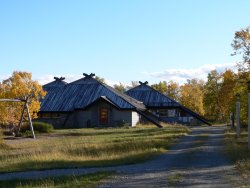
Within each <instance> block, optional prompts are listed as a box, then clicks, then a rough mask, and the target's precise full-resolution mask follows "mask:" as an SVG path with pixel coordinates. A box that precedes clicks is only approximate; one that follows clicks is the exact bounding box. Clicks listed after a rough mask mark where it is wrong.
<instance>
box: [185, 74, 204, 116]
mask: <svg viewBox="0 0 250 188" xmlns="http://www.w3.org/2000/svg"><path fill="white" fill-rule="evenodd" d="M203 88H204V81H203V80H198V79H192V80H187V83H185V84H184V85H182V86H181V89H180V102H181V103H182V105H184V106H185V107H187V108H190V109H191V110H193V111H195V112H197V113H199V114H201V115H204V112H205V111H204V106H203Z"/></svg>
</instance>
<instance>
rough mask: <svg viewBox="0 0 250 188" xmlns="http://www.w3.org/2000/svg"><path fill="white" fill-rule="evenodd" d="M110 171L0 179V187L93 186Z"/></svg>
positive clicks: (107, 175)
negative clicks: (34, 178)
mask: <svg viewBox="0 0 250 188" xmlns="http://www.w3.org/2000/svg"><path fill="white" fill-rule="evenodd" d="M111 175H112V174H111V173H106V172H98V173H93V174H88V175H83V176H63V177H54V178H45V179H38V180H17V179H16V180H8V181H0V187H4V188H11V187H16V188H28V187H58V188H59V187H60V188H62V187H75V188H77V187H79V188H80V187H95V186H97V185H98V183H99V182H100V181H101V180H103V179H106V178H108V177H110V176H111Z"/></svg>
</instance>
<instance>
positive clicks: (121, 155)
mask: <svg viewBox="0 0 250 188" xmlns="http://www.w3.org/2000/svg"><path fill="white" fill-rule="evenodd" d="M188 131H189V130H188V128H187V127H183V126H165V127H164V128H162V129H159V128H157V127H155V126H146V127H145V126H144V127H142V126H138V127H136V128H106V129H71V130H55V131H54V132H53V133H50V134H44V135H38V137H37V139H36V140H33V139H28V138H21V139H20V138H19V139H16V140H15V139H14V140H5V143H4V144H5V145H6V147H1V148H0V172H12V171H25V170H35V169H51V168H74V167H93V166H113V165H120V164H132V163H138V162H142V161H145V160H148V159H151V158H152V157H154V156H155V155H158V154H160V153H162V152H164V151H166V150H167V149H168V148H169V146H170V144H172V143H173V142H174V141H176V139H177V138H178V137H180V136H183V135H185V134H187V133H188Z"/></svg>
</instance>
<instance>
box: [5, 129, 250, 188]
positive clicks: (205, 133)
mask: <svg viewBox="0 0 250 188" xmlns="http://www.w3.org/2000/svg"><path fill="white" fill-rule="evenodd" d="M224 128H225V127H195V128H192V133H191V134H189V135H188V136H185V137H183V138H181V139H180V140H179V142H178V143H177V144H176V145H174V146H173V147H172V148H171V149H170V150H169V151H168V152H167V153H165V154H163V155H160V156H159V157H156V158H155V159H153V160H151V161H148V162H145V163H141V164H134V165H124V166H116V167H104V168H79V169H55V170H44V171H30V172H16V173H5V174H0V180H10V179H17V178H18V179H20V178H21V179H38V178H44V177H51V176H63V175H72V174H74V175H83V174H88V173H93V172H97V171H115V172H116V173H117V175H115V176H114V177H113V178H112V179H109V180H105V181H103V182H102V184H100V185H99V188H109V187H115V188H119V187H122V188H123V187H124V188H125V187H126V188H128V187H136V188H138V187H139V188H140V187H143V188H144V187H145V188H147V187H150V188H151V187H202V188H205V187H223V188H225V187H248V185H250V182H246V180H245V181H244V180H243V179H242V178H241V176H240V174H239V173H238V172H237V170H236V169H235V167H234V165H233V164H232V163H231V162H230V160H229V159H228V158H227V157H226V156H225V155H224V154H223V150H222V148H223V145H222V140H223V132H224ZM249 187H250V186H249Z"/></svg>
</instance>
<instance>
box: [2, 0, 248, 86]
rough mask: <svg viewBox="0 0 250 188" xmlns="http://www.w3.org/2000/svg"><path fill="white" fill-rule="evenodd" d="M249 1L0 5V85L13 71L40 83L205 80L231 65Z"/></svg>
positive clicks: (8, 1)
mask: <svg viewBox="0 0 250 188" xmlns="http://www.w3.org/2000/svg"><path fill="white" fill-rule="evenodd" d="M249 7H250V1H249V0H237V1H235V0H207V1H204V0H150V1H149V0H123V1H122V0H99V1H97V0H91V1H87V0H86V1H84V0H79V1H76V0H72V1H63V0H40V1H39V0H37V1H32V0H29V1H25V0H22V1H20V0H17V1H14V0H2V1H0V80H1V79H3V78H6V77H7V76H9V75H10V74H11V73H12V72H13V71H14V70H21V71H28V72H32V74H33V77H34V78H35V79H38V80H39V81H40V82H41V83H44V82H47V81H50V80H51V79H52V78H53V76H54V75H56V76H66V77H67V78H68V80H69V81H72V80H74V79H76V78H79V77H80V76H81V75H82V73H83V72H86V73H91V72H94V73H96V75H98V76H101V77H104V78H105V79H107V80H108V81H109V83H111V84H112V83H115V82H117V81H120V82H123V83H129V82H130V81H131V80H141V81H145V80H148V81H149V82H150V83H155V82H158V81H160V80H170V79H174V80H176V81H179V82H183V81H184V80H185V79H187V78H193V77H197V78H204V77H205V75H206V73H207V72H208V71H210V70H211V69H213V68H218V69H221V70H222V69H225V68H226V67H232V64H233V63H235V62H236V60H237V59H236V58H234V57H231V56H230V54H231V53H232V48H231V46H230V44H231V42H232V40H233V37H234V32H235V31H237V30H239V29H241V28H245V27H247V26H249V25H250V14H249Z"/></svg>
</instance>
